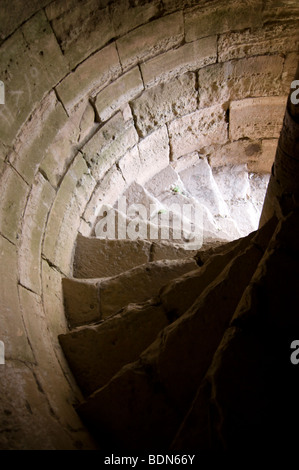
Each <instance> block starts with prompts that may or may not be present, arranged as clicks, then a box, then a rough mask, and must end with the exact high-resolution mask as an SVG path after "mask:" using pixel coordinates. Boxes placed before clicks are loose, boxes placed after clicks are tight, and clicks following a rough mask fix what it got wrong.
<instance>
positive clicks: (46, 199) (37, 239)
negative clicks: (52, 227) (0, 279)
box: [19, 175, 55, 294]
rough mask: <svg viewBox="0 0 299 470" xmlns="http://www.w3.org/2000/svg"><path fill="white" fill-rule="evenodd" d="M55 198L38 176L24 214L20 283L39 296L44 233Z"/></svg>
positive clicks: (47, 184)
mask: <svg viewBox="0 0 299 470" xmlns="http://www.w3.org/2000/svg"><path fill="white" fill-rule="evenodd" d="M54 197H55V191H54V189H53V188H52V187H51V185H50V184H49V183H48V182H47V181H46V180H45V179H44V178H43V177H42V176H41V175H38V176H37V179H36V181H35V183H34V184H33V187H32V191H31V193H30V196H29V199H28V203H27V206H26V210H25V213H24V222H23V227H22V237H21V242H20V251H19V265H20V282H21V284H22V285H23V286H25V287H27V288H28V289H30V290H32V291H33V292H36V293H37V294H40V293H41V266H40V256H41V247H42V240H43V233H44V230H45V225H46V221H47V217H48V213H49V210H50V207H51V205H52V202H53V200H54Z"/></svg>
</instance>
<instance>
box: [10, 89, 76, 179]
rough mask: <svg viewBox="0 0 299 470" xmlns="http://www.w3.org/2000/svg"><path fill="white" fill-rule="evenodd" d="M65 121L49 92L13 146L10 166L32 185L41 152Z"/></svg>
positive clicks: (63, 114)
mask: <svg viewBox="0 0 299 470" xmlns="http://www.w3.org/2000/svg"><path fill="white" fill-rule="evenodd" d="M66 120H67V115H66V113H65V111H64V109H63V107H62V106H61V104H60V103H59V102H58V101H57V98H56V96H55V93H54V92H51V93H50V94H49V95H47V96H46V97H45V99H44V100H43V101H42V103H41V106H40V107H39V108H38V109H37V111H36V112H35V113H34V114H33V115H32V117H31V120H30V121H29V122H27V123H26V124H25V125H24V126H23V128H22V132H21V134H20V135H19V136H18V139H17V140H16V142H15V145H14V152H13V154H12V155H11V157H10V162H11V164H12V165H13V166H14V167H15V168H16V170H17V171H18V172H19V173H20V174H21V175H22V176H23V178H24V179H25V180H26V181H27V183H28V184H32V182H33V179H34V175H35V173H36V171H37V169H38V167H39V165H40V162H41V152H42V153H43V152H45V151H46V150H47V149H48V147H49V145H50V144H51V142H52V140H53V139H54V138H55V136H56V134H57V133H58V130H59V128H60V126H63V125H64V124H65V122H66Z"/></svg>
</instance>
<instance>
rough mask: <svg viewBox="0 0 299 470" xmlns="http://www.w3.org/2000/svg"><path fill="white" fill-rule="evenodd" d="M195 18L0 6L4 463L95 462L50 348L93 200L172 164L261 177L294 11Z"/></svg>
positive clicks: (165, 8)
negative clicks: (36, 459)
mask: <svg viewBox="0 0 299 470" xmlns="http://www.w3.org/2000/svg"><path fill="white" fill-rule="evenodd" d="M198 3H199V2H196V1H193V0H163V1H162V0H152V1H143V0H140V1H139V0H136V1H134V2H131V1H129V0H123V1H109V0H90V1H87V0H86V1H83V2H77V1H76V0H72V1H67V0H55V1H52V2H51V1H49V0H44V1H42V2H37V1H35V0H32V1H30V2H26V8H24V7H23V6H22V5H23V4H22V2H21V1H20V0H14V1H11V2H2V5H1V6H0V12H1V18H6V19H7V21H5V22H3V24H2V25H1V30H0V38H1V41H2V43H1V48H0V57H1V60H0V79H1V80H2V81H3V83H4V85H5V104H4V105H0V175H1V194H0V244H1V250H0V254H1V265H0V266H1V268H0V269H1V300H0V340H1V341H3V343H4V345H5V365H4V366H3V365H0V376H1V380H0V389H1V397H2V400H1V404H0V412H1V416H3V419H2V429H1V431H2V432H1V439H0V448H3V449H6V448H12V449H78V448H85V449H86V448H93V447H94V443H93V441H92V439H91V437H90V436H89V434H88V433H87V431H86V430H85V429H84V428H83V426H82V423H81V422H80V421H79V419H78V417H77V415H76V413H75V411H74V409H73V406H72V405H73V404H74V403H76V400H78V398H79V397H80V395H79V391H78V389H77V388H76V384H75V383H74V381H73V379H72V376H71V374H70V373H69V370H68V367H67V365H66V363H65V360H64V356H63V354H62V353H61V349H60V347H59V345H58V341H57V336H58V334H60V333H63V332H65V331H66V329H67V325H66V321H65V316H64V310H63V301H62V292H61V277H62V276H69V275H71V273H72V255H73V248H74V244H75V241H76V237H77V235H78V233H81V234H83V235H89V234H90V233H91V231H92V228H93V225H94V223H95V220H96V217H97V213H96V208H97V205H98V203H99V201H105V202H108V203H113V201H114V200H115V199H116V197H117V195H118V194H120V193H121V192H122V191H124V190H125V188H126V187H127V186H128V185H129V184H130V182H131V181H132V179H137V180H138V181H139V182H141V183H142V182H145V181H146V179H148V178H149V177H151V176H153V175H154V174H155V173H156V172H158V171H159V170H161V169H163V168H164V167H165V166H167V165H168V164H169V162H171V163H172V164H173V165H178V164H179V163H180V162H182V161H190V162H192V161H193V159H194V158H195V159H198V158H199V157H201V158H203V157H206V158H207V160H208V162H209V164H210V165H211V167H213V168H215V167H219V166H223V165H226V164H236V163H240V162H241V163H247V165H248V168H249V170H250V171H252V172H257V173H263V172H269V171H270V168H271V164H272V161H273V158H274V155H275V149H276V144H277V138H278V136H279V132H280V128H281V124H282V119H283V115H284V110H285V105H286V97H287V94H288V91H289V87H290V83H291V81H292V79H293V76H294V74H295V69H296V65H297V61H298V53H297V50H298V34H297V28H296V26H297V24H296V21H298V15H299V12H298V5H297V2H296V1H291V2H290V1H282V0H279V1H278V0H268V1H262V0H247V1H245V2H238V1H236V0H231V1H227V0H226V1H222V0H212V1H204V2H200V5H198ZM116 188H117V190H116Z"/></svg>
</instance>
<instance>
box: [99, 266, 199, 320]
mask: <svg viewBox="0 0 299 470" xmlns="http://www.w3.org/2000/svg"><path fill="white" fill-rule="evenodd" d="M196 266H197V265H196V262H195V261H194V260H189V259H186V260H185V259H184V260H173V261H169V260H161V261H153V262H151V263H149V264H147V265H143V266H137V267H135V268H133V269H132V270H131V271H127V272H125V273H123V274H120V275H119V276H117V277H116V278H114V279H107V280H106V281H105V280H103V281H100V283H99V299H100V309H101V313H102V315H103V317H107V316H110V315H114V314H115V313H117V312H118V311H119V310H120V309H121V308H123V307H125V306H126V305H128V304H130V303H140V302H144V301H146V300H148V299H150V298H152V297H154V296H156V295H157V294H158V291H159V289H160V288H161V287H162V286H163V285H164V284H167V283H168V282H169V281H171V280H172V279H174V278H176V277H179V276H181V275H182V274H184V273H186V272H188V271H192V270H193V269H195V268H196Z"/></svg>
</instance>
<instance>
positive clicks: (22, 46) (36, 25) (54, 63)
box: [0, 11, 68, 145]
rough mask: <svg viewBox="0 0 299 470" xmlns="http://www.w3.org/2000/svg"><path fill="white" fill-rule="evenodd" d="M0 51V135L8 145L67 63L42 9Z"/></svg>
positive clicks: (64, 69) (58, 77) (65, 68)
mask: <svg viewBox="0 0 299 470" xmlns="http://www.w3.org/2000/svg"><path fill="white" fill-rule="evenodd" d="M0 54H1V56H0V57H1V60H0V64H1V65H0V75H1V79H2V81H3V82H4V83H5V88H6V99H5V105H1V114H0V124H1V125H0V129H1V130H0V138H1V140H2V141H3V143H6V144H8V145H9V144H11V143H12V141H13V139H14V137H15V135H16V132H17V131H18V129H19V128H20V127H21V126H22V124H24V122H25V121H26V119H27V118H28V117H29V115H30V114H31V113H32V111H33V110H34V108H35V106H36V105H37V104H38V103H39V102H40V100H41V99H42V98H43V96H44V95H45V93H46V92H47V91H48V90H50V89H51V88H52V87H53V86H54V85H55V84H56V83H57V82H59V80H61V78H62V77H63V76H64V75H65V74H66V73H67V72H68V67H67V65H66V61H65V59H64V57H63V55H62V53H61V51H60V49H59V46H58V44H57V41H56V38H55V36H54V34H53V31H52V29H51V27H50V25H49V23H48V22H47V20H46V17H45V15H44V12H43V11H41V12H39V13H37V14H36V15H35V16H34V17H33V18H31V19H30V20H29V21H28V22H27V23H25V24H24V25H23V26H22V27H21V29H20V30H18V31H17V32H16V33H14V34H13V35H12V36H11V37H9V38H8V39H7V40H6V41H5V43H4V44H2V46H1V52H0Z"/></svg>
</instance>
